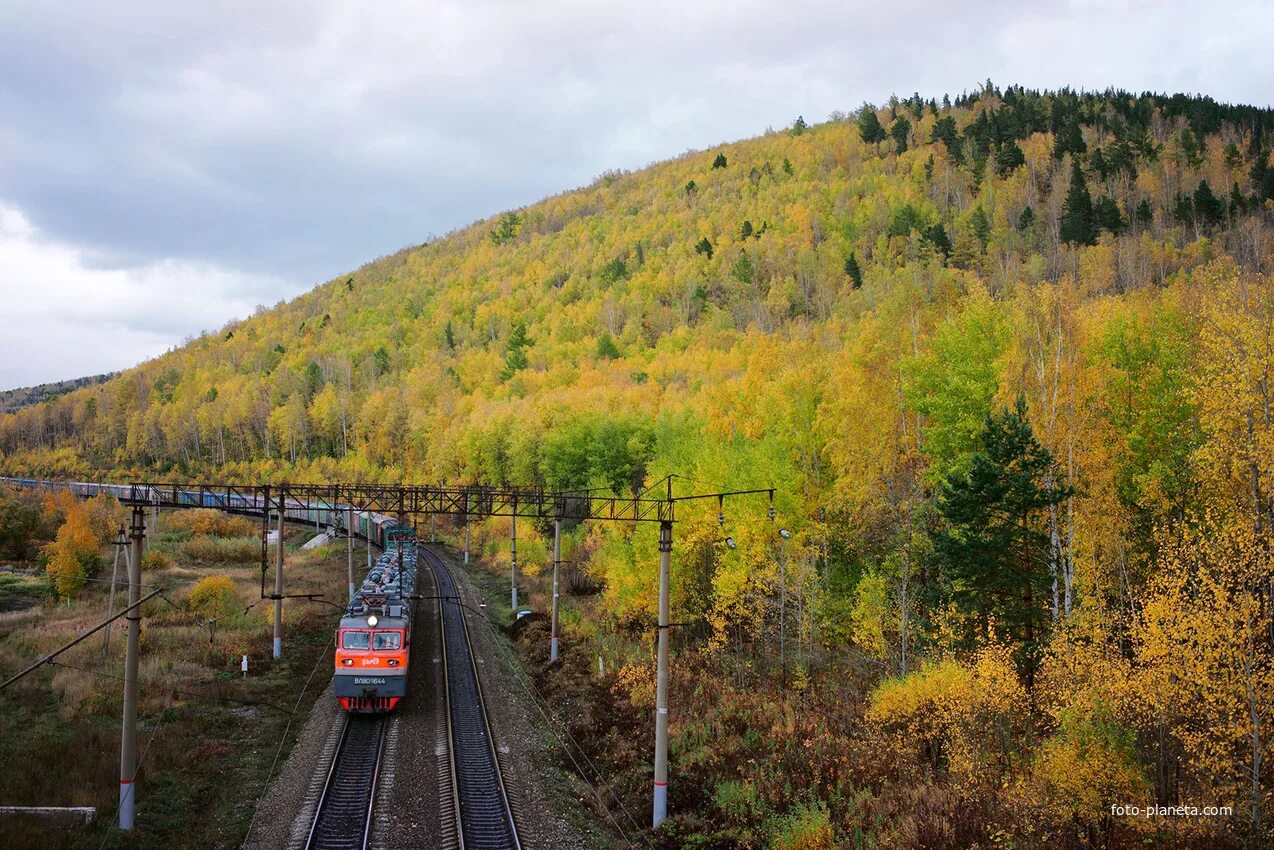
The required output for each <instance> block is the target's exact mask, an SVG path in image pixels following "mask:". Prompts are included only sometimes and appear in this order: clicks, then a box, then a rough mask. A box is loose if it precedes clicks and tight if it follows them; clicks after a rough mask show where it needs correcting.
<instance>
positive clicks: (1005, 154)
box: [995, 139, 1026, 177]
mask: <svg viewBox="0 0 1274 850" xmlns="http://www.w3.org/2000/svg"><path fill="white" fill-rule="evenodd" d="M1023 165H1026V155H1025V154H1023V153H1022V149H1021V148H1020V147H1018V144H1017V142H1015V141H1013V140H1012V139H1009V140H1008V141H1007V142H1005V143H1004V144H1002V145H1000V148H999V150H997V151H996V152H995V171H996V173H997V174H999V175H1000V176H1001V177H1007V176H1009V175H1010V174H1012V173H1013V172H1014V171H1016V170H1017V169H1018V168H1020V167H1022V166H1023Z"/></svg>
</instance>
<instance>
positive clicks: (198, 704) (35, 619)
mask: <svg viewBox="0 0 1274 850" xmlns="http://www.w3.org/2000/svg"><path fill="white" fill-rule="evenodd" d="M181 522H182V520H180V519H177V520H175V521H171V522H170V521H169V519H168V517H163V518H161V523H160V526H159V530H158V532H157V533H153V534H152V537H151V539H150V540H148V555H147V558H146V560H145V562H144V565H145V566H144V569H143V576H142V582H143V584H145V585H154V586H164V587H166V588H167V589H166V590H165V591H164V593H163V594H162V595H161V596H158V597H156V598H155V599H153V600H152V601H150V602H148V603H147V604H146V605H145V606H144V608H143V616H144V619H143V623H142V644H141V645H142V649H141V664H140V697H139V703H138V751H139V753H144V760H143V762H142V766H141V770H140V772H139V774H138V780H137V795H138V797H137V826H138V828H137V830H136V831H135V833H134V834H132V835H130V836H127V837H125V836H123V835H122V834H120V833H119V832H118V831H117V830H116V829H115V827H114V820H115V813H116V803H117V796H118V792H117V788H118V771H119V738H120V707H121V700H122V692H123V680H122V678H121V677H122V672H123V652H124V644H125V640H124V624H123V621H122V620H121V621H119V622H118V623H117V624H116V628H115V631H114V633H113V634H112V636H111V643H110V649H109V653H104V647H103V639H102V637H101V636H100V634H99V635H94V636H93V637H91V638H90V639H88V640H86V641H85V642H84V643H82V644H80V645H79V646H77V647H75V648H74V649H72V650H71V651H69V652H67V653H65V654H64V655H62V656H60V657H59V658H58V662H59V664H58V665H56V666H54V665H48V666H45V667H44V668H42V669H40V670H38V671H37V672H35V673H33V674H31V675H29V676H28V677H27V678H26V679H24V680H22V681H21V682H19V683H17V684H16V685H14V686H11V687H10V688H8V689H7V690H6V691H5V692H4V693H3V695H0V763H2V764H5V765H6V766H7V767H8V769H6V770H5V771H3V772H0V804H5V805H46V806H71V805H80V806H84V805H87V806H96V807H97V809H98V822H97V824H96V825H95V826H93V827H90V828H87V829H77V830H66V831H63V830H58V831H45V830H43V829H41V828H37V827H34V826H32V825H30V824H27V823H23V822H21V821H12V820H11V821H7V822H0V846H4V847H22V848H33V850H36V849H38V848H52V847H59V848H96V847H102V846H105V847H156V848H158V847H164V848H187V847H189V848H208V847H238V846H239V844H240V843H241V842H242V840H243V836H244V835H245V834H246V832H247V829H248V825H249V822H250V821H251V818H252V813H253V810H254V807H255V804H256V801H257V799H258V798H259V796H260V795H261V793H262V790H263V789H264V787H265V784H266V782H267V779H268V775H269V774H270V772H271V770H272V769H277V767H276V765H275V759H276V754H278V762H277V764H278V765H282V764H283V762H284V759H285V757H286V755H287V750H288V748H289V747H290V746H291V743H292V739H293V738H294V737H295V735H296V732H297V731H298V729H299V727H300V726H301V721H303V720H304V718H305V716H306V714H307V713H308V711H309V709H310V707H311V706H312V705H313V702H314V699H315V698H316V696H317V695H318V694H319V693H320V692H321V691H322V690H323V688H324V686H325V685H326V683H327V680H328V678H329V677H330V664H331V652H330V650H331V643H332V636H333V633H334V626H335V622H336V618H337V616H338V615H337V611H336V610H335V609H334V608H332V607H331V606H328V605H324V604H321V603H306V602H304V601H300V600H297V601H289V602H288V603H287V605H286V606H285V611H284V614H285V637H284V658H283V659H282V661H280V662H277V663H276V662H273V661H272V660H271V659H270V648H271V628H272V626H271V623H272V619H271V618H272V611H273V607H272V604H271V603H269V602H268V601H263V600H260V598H259V597H260V572H259V570H260V567H259V557H260V543H259V540H257V539H253V538H249V537H246V536H245V535H244V534H243V531H244V528H243V527H242V526H241V525H237V524H235V523H227V524H226V526H225V527H222V528H211V529H191V528H190V527H179V523H181ZM188 525H189V523H186V526H188ZM311 535H312V529H304V528H293V529H290V530H289V533H288V536H287V539H286V545H287V547H288V571H287V581H288V584H287V592H289V593H321V594H324V595H325V597H326V598H327V599H331V600H333V601H335V602H338V603H339V602H341V601H343V599H344V595H345V592H346V587H345V583H346V572H345V559H346V554H345V546H344V543H343V541H338V542H337V543H336V544H334V545H332V546H330V547H325V548H320V549H317V550H313V551H304V552H303V551H301V550H300V549H299V546H300V544H301V543H303V542H305V541H306V540H308V539H309V537H310V536H311ZM151 544H153V545H151ZM108 554H109V553H108ZM355 557H356V566H357V565H360V564H362V563H364V562H365V557H366V556H365V553H364V550H363V549H362V547H361V546H360V547H359V548H358V549H357V550H356V554H355ZM109 564H110V562H109V560H108V561H107V566H106V569H105V571H104V572H105V577H106V578H109V575H110V565H109ZM123 572H124V571H123V569H122V568H121V574H122V573H123ZM209 575H224V576H226V577H228V578H230V579H231V580H232V582H233V588H234V590H233V602H232V603H229V604H227V605H225V606H223V609H222V610H223V614H222V616H221V617H220V618H219V619H218V621H217V622H216V623H215V624H212V625H210V624H209V623H208V622H207V620H208V617H207V616H206V612H200V611H195V610H192V609H191V607H190V605H189V600H188V597H189V594H190V591H191V589H192V587H193V586H194V583H195V582H197V581H198V580H200V579H202V578H205V577H207V576H209ZM98 578H99V579H100V578H102V574H101V573H99V575H98ZM271 581H272V576H271ZM43 583H44V582H43V579H42V578H39V577H34V576H31V577H27V576H23V575H20V574H17V573H8V572H6V573H0V612H2V613H0V670H3V671H5V672H12V671H16V670H18V669H21V668H22V667H23V666H25V665H26V664H28V663H30V662H31V661H33V660H35V659H37V658H39V657H41V656H42V655H44V654H46V653H48V652H50V651H52V650H53V649H55V648H57V647H58V646H60V645H61V644H63V643H65V642H66V641H67V640H69V639H71V638H72V637H74V636H75V635H77V634H79V633H80V632H82V631H84V630H86V629H88V628H90V627H91V626H92V625H95V624H96V623H98V622H100V621H101V620H102V619H104V617H105V611H106V606H107V602H106V594H107V587H108V585H107V584H104V583H101V582H90V583H89V585H88V587H87V588H86V589H85V590H84V591H83V592H82V593H81V594H80V595H79V596H78V597H77V599H76V600H75V601H74V602H73V603H71V604H70V605H67V604H55V603H51V602H48V601H42V602H40V603H39V604H36V605H34V606H32V607H26V608H24V609H21V610H7V609H11V608H13V607H16V606H18V605H19V604H29V600H30V599H32V598H39V596H40V588H41V586H42V585H43ZM270 589H272V584H271V586H270V588H268V589H267V592H268V590H270ZM119 599H120V596H119V595H117V602H116V605H117V607H119V606H120V605H121V604H122V603H121V602H120V601H119ZM6 603H8V604H6ZM242 655H247V656H248V657H249V664H250V671H249V675H248V676H247V678H244V677H242V675H241V674H240V672H239V661H240V657H241V656H242ZM307 683H308V687H307ZM289 721H292V722H291V726H290V728H289ZM285 729H287V730H288V731H287V735H286V740H285V731H284V730H285ZM281 741H283V742H284V744H283V747H282V750H281V751H280V742H281ZM24 768H25V769H24Z"/></svg>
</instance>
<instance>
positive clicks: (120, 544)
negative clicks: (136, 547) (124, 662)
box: [102, 525, 128, 655]
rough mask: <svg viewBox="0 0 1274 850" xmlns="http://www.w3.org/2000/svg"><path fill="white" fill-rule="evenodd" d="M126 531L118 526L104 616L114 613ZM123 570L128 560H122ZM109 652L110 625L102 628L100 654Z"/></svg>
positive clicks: (125, 552)
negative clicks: (120, 560) (117, 537)
mask: <svg viewBox="0 0 1274 850" xmlns="http://www.w3.org/2000/svg"><path fill="white" fill-rule="evenodd" d="M127 546H128V532H127V531H125V530H124V526H122V525H121V526H120V527H119V539H118V540H116V541H115V563H114V564H112V565H111V590H110V593H109V594H108V596H107V601H106V616H107V617H112V616H114V615H115V586H116V585H117V584H118V583H119V556H120V555H125V556H127V553H128V550H127V548H126V547H127ZM124 570H125V571H127V570H128V561H127V560H125V562H124ZM110 654H111V627H110V626H107V627H106V628H105V629H102V655H110Z"/></svg>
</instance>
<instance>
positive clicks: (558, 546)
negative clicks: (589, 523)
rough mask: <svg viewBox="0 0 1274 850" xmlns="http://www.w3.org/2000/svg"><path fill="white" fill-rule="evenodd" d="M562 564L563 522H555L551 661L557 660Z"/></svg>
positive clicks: (550, 632) (550, 636)
mask: <svg viewBox="0 0 1274 850" xmlns="http://www.w3.org/2000/svg"><path fill="white" fill-rule="evenodd" d="M561 563H562V521H561V520H560V519H555V520H553V616H552V619H551V620H550V621H549V622H550V625H549V661H550V662H553V661H556V660H557V596H558V593H557V570H558V567H559V566H560V565H561Z"/></svg>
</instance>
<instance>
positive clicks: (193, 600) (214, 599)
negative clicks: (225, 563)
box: [186, 576, 236, 619]
mask: <svg viewBox="0 0 1274 850" xmlns="http://www.w3.org/2000/svg"><path fill="white" fill-rule="evenodd" d="M186 604H187V605H188V606H190V610H191V611H193V612H195V613H196V614H199V615H200V616H202V617H206V618H208V619H212V618H213V617H220V616H222V615H223V614H228V613H230V612H231V611H233V610H234V609H235V607H236V600H235V595H234V582H233V581H231V580H230V577H229V576H208V577H207V578H202V579H200V580H199V581H198V582H197V583H196V584H195V586H194V588H193V589H192V590H191V591H190V596H189V597H188V598H187V599H186Z"/></svg>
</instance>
